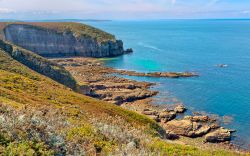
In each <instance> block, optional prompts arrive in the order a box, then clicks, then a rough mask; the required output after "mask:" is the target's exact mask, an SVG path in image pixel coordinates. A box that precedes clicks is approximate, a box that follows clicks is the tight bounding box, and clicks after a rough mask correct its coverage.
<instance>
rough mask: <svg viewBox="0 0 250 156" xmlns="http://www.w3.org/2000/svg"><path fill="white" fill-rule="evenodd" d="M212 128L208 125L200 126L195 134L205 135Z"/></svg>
mask: <svg viewBox="0 0 250 156" xmlns="http://www.w3.org/2000/svg"><path fill="white" fill-rule="evenodd" d="M210 130H211V127H209V126H208V125H205V126H202V127H200V128H199V129H198V130H196V131H195V136H196V137H197V136H203V135H205V134H207V133H208V132H209V131H210Z"/></svg>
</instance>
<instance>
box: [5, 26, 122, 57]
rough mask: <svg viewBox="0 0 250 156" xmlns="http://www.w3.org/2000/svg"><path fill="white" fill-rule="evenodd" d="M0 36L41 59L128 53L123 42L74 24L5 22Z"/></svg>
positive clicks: (99, 31) (91, 28) (101, 32)
mask: <svg viewBox="0 0 250 156" xmlns="http://www.w3.org/2000/svg"><path fill="white" fill-rule="evenodd" d="M0 35H1V38H2V39H3V40H6V41H9V42H11V43H13V44H16V45H18V46H20V47H22V48H25V49H27V50H30V51H33V52H35V53H37V54H39V55H41V56H46V57H54V56H56V57H58V56H83V57H97V58H98V57H112V56H118V55H122V54H124V53H126V51H124V48H123V42H122V41H121V40H116V38H115V36H113V35H111V34H109V33H106V32H104V31H102V30H99V29H96V28H94V27H91V26H88V25H85V24H80V23H71V22H57V23H56V22H49V23H46V22H38V23H28V22H9V23H7V22H2V23H0Z"/></svg>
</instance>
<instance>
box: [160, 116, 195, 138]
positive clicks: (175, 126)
mask: <svg viewBox="0 0 250 156" xmlns="http://www.w3.org/2000/svg"><path fill="white" fill-rule="evenodd" d="M163 127H164V128H165V129H167V130H168V131H170V132H173V133H175V134H177V135H182V136H188V137H191V136H193V134H194V131H193V123H192V121H191V120H172V121H169V122H167V123H166V124H164V125H163Z"/></svg>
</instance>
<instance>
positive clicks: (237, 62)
mask: <svg viewBox="0 0 250 156" xmlns="http://www.w3.org/2000/svg"><path fill="white" fill-rule="evenodd" d="M88 24H90V25H93V26H95V27H98V28H101V29H103V30H105V31H107V32H110V33H112V34H115V35H116V37H117V38H118V39H122V40H123V41H124V45H125V47H126V48H133V49H134V53H133V54H129V55H124V56H121V57H117V58H114V59H111V60H109V61H106V64H107V65H108V66H111V67H115V68H119V69H127V70H136V71H142V72H153V71H195V72H198V73H199V74H200V77H197V78H181V79H168V78H139V77H133V78H134V79H136V80H144V81H150V82H156V83H157V86H155V87H154V88H153V89H155V90H159V91H160V94H159V95H158V96H157V98H160V99H161V100H159V99H158V100H159V101H160V102H161V103H164V104H165V103H171V102H173V101H174V102H175V101H180V102H183V103H184V104H185V105H186V106H187V107H188V108H189V109H191V110H193V111H205V112H207V113H212V114H217V115H219V116H221V117H223V116H231V117H233V121H232V123H231V124H229V125H225V126H226V127H227V128H232V129H236V130H237V133H236V135H237V137H236V138H235V139H234V141H235V142H238V141H239V140H240V142H243V143H245V145H248V144H250V20H165V21H112V22H88ZM217 64H228V67H227V68H219V67H216V65H217Z"/></svg>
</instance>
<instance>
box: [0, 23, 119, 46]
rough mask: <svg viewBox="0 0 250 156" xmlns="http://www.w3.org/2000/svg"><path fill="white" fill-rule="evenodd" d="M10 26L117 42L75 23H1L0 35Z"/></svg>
mask: <svg viewBox="0 0 250 156" xmlns="http://www.w3.org/2000/svg"><path fill="white" fill-rule="evenodd" d="M10 24H25V25H29V26H33V27H36V28H38V29H49V30H52V31H56V32H58V33H65V32H66V33H72V34H73V35H74V36H75V37H77V38H80V37H90V38H93V39H95V40H96V41H97V42H99V43H104V42H107V41H115V40H116V39H115V36H114V35H111V34H109V33H107V32H104V31H102V30H100V29H97V28H94V27H92V26H89V25H86V24H80V23H73V22H1V23H0V34H2V35H3V30H4V28H5V27H7V26H8V25H10Z"/></svg>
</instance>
